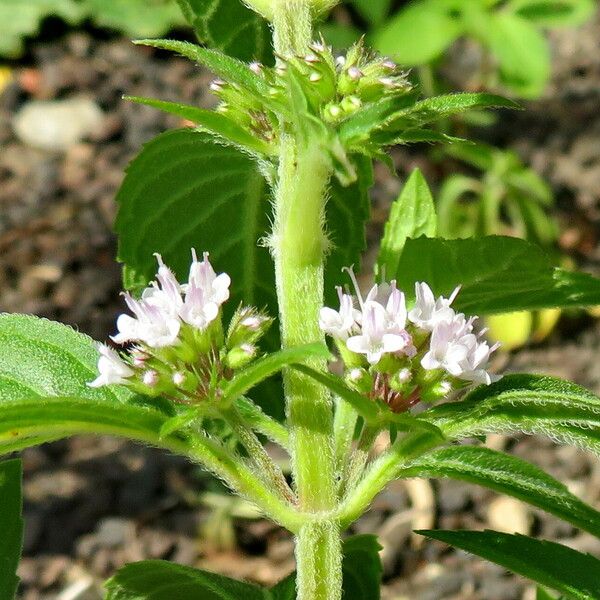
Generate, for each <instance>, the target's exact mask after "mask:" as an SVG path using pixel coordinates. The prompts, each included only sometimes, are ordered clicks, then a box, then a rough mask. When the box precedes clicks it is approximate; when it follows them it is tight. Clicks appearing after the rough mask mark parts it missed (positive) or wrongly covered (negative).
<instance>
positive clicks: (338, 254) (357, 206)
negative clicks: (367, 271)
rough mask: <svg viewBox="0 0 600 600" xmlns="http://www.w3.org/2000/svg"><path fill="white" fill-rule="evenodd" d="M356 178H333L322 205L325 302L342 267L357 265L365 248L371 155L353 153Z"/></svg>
mask: <svg viewBox="0 0 600 600" xmlns="http://www.w3.org/2000/svg"><path fill="white" fill-rule="evenodd" d="M352 162H353V163H354V164H355V165H356V172H357V180H356V181H355V182H354V183H353V184H351V185H349V186H346V187H344V186H343V185H341V183H340V182H339V181H338V180H337V178H333V179H332V181H331V186H330V189H329V199H328V200H327V205H326V206H325V217H326V230H327V238H328V241H329V246H330V249H329V254H328V255H327V257H326V262H325V303H326V304H328V303H332V302H335V301H336V300H337V294H336V291H335V286H337V285H340V279H341V276H342V269H343V268H344V267H350V266H352V265H354V267H355V268H356V269H359V267H360V262H361V255H362V253H363V252H364V251H365V250H366V249H367V239H366V226H367V223H368V221H369V217H370V213H371V201H370V198H369V188H370V187H371V186H372V185H373V164H372V161H371V159H368V158H366V157H362V156H353V157H352Z"/></svg>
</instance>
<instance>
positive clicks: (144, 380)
mask: <svg viewBox="0 0 600 600" xmlns="http://www.w3.org/2000/svg"><path fill="white" fill-rule="evenodd" d="M156 257H157V259H158V265H159V267H158V273H157V275H156V281H153V282H152V283H151V284H150V286H149V287H147V288H146V289H145V290H144V291H143V293H142V295H141V297H140V298H139V299H135V298H133V297H132V296H131V295H130V294H129V293H125V294H124V296H125V302H126V303H127V306H128V307H129V309H130V310H131V312H132V313H133V316H131V315H129V314H122V315H120V316H119V318H118V319H117V329H118V333H117V334H116V335H114V336H113V337H112V340H113V342H115V343H116V344H129V345H130V347H129V350H128V351H126V352H117V351H116V350H114V349H113V348H111V347H109V346H107V345H104V344H102V345H100V348H99V350H100V358H99V361H98V371H99V375H98V377H97V378H96V379H95V380H94V381H92V382H91V383H90V384H89V385H90V386H91V387H100V386H104V385H111V384H121V385H126V386H129V387H131V388H133V389H134V390H135V391H137V392H139V393H143V394H146V395H150V396H158V395H162V396H165V397H167V398H170V399H172V400H174V401H180V402H184V403H191V402H196V401H202V400H211V399H218V397H219V391H220V385H221V384H222V383H223V381H225V380H228V379H230V378H231V376H232V375H233V373H234V372H235V370H236V369H239V368H241V367H244V366H246V365H247V364H248V363H249V362H250V361H252V360H253V359H254V358H255V357H256V355H257V353H258V348H257V342H258V341H259V339H260V338H261V337H262V336H263V335H264V334H265V332H266V331H267V329H268V328H269V327H270V325H271V322H272V320H271V319H270V318H269V317H267V316H265V315H263V314H261V313H260V312H258V311H257V310H256V309H254V308H250V307H240V308H238V310H237V311H236V312H235V314H234V316H233V317H232V319H231V322H230V324H229V328H228V329H227V331H224V329H223V324H222V310H221V306H222V305H223V304H224V303H225V302H226V301H227V300H228V298H229V286H230V283H231V280H230V278H229V275H227V274H226V273H221V274H220V275H217V274H216V273H215V271H214V269H213V267H212V265H211V264H210V261H209V259H208V253H205V254H204V255H203V258H202V260H201V261H200V260H198V258H197V256H196V253H195V252H194V251H192V258H193V260H192V264H191V267H190V272H189V277H188V281H187V282H186V283H184V284H180V283H179V282H178V281H177V279H176V278H175V275H174V274H173V272H172V271H171V270H170V269H169V268H168V267H167V266H166V265H165V264H164V263H163V261H162V258H161V256H160V255H158V254H157V255H156Z"/></svg>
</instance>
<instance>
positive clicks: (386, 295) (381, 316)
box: [319, 274, 497, 412]
mask: <svg viewBox="0 0 600 600" xmlns="http://www.w3.org/2000/svg"><path fill="white" fill-rule="evenodd" d="M351 276H352V278H353V281H354V283H355V286H356V288H357V296H358V298H357V299H358V304H359V308H358V309H357V308H356V307H355V300H354V298H353V297H352V296H351V295H350V294H346V293H344V292H343V291H342V289H341V288H338V295H339V298H340V308H339V310H337V311H336V310H334V309H332V308H328V307H325V308H322V309H321V313H320V316H319V325H320V327H321V329H322V330H323V331H324V332H325V333H327V334H328V335H330V336H331V337H332V338H333V339H334V340H335V342H336V344H337V346H338V348H339V351H340V354H341V357H342V359H343V361H344V363H345V365H346V368H347V371H346V377H347V380H348V381H349V383H350V384H351V385H352V386H353V387H355V388H356V389H358V390H359V391H361V392H364V393H367V394H369V395H370V396H371V397H373V398H378V399H382V400H384V401H385V402H387V403H388V404H389V405H390V406H391V408H392V409H393V410H396V411H398V412H399V411H402V410H407V409H408V408H410V407H411V406H412V405H414V404H416V403H417V402H419V401H420V400H425V401H431V400H436V399H438V398H441V397H443V396H445V395H447V394H448V393H449V392H450V391H452V390H453V389H457V388H459V387H462V386H464V385H468V384H470V383H475V384H489V383H491V382H492V381H493V380H494V376H493V375H490V374H489V373H488V372H487V370H486V369H487V364H488V361H489V358H490V355H491V354H492V352H494V350H496V348H497V345H494V346H489V345H488V343H487V342H486V341H485V340H482V339H481V333H479V334H476V333H475V332H474V323H475V321H476V317H471V318H467V317H465V315H464V314H462V313H457V312H456V311H455V310H454V309H453V308H452V306H451V304H452V302H453V301H454V299H455V298H456V295H457V294H458V292H459V288H457V289H456V290H454V292H453V293H452V294H451V296H450V297H449V298H444V297H441V296H440V297H438V298H436V297H435V296H434V294H433V292H432V291H431V288H430V287H429V286H428V285H427V284H426V283H417V284H416V286H415V296H416V298H415V303H414V306H413V307H412V308H411V309H410V310H408V309H407V306H406V298H405V295H404V293H403V292H402V291H400V290H399V289H397V287H396V282H395V281H392V282H391V283H383V284H380V285H375V286H373V288H372V289H371V291H370V292H369V293H368V294H367V296H366V298H364V299H363V298H362V297H361V295H360V293H359V292H358V286H357V285H356V280H355V279H354V276H353V274H351Z"/></svg>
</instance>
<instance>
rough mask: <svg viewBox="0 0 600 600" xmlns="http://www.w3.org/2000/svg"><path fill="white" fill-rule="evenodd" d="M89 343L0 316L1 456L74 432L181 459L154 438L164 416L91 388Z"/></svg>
mask: <svg viewBox="0 0 600 600" xmlns="http://www.w3.org/2000/svg"><path fill="white" fill-rule="evenodd" d="M97 362H98V351H97V350H96V347H95V344H94V342H93V341H92V340H91V339H90V338H89V337H87V336H85V335H83V334H80V333H78V332H76V331H74V330H73V329H71V328H70V327H66V326H65V325H61V324H60V323H54V322H52V321H48V320H46V319H39V318H36V317H31V316H27V315H8V314H5V315H1V316H0V454H7V453H9V452H14V451H16V450H21V449H23V448H27V447H28V446H33V445H37V444H41V443H43V442H47V441H52V440H57V439H60V438H64V437H67V436H69V435H73V434H76V433H93V434H99V433H106V434H111V435H118V436H123V437H128V438H131V439H135V440H139V441H143V442H148V443H151V444H155V445H157V446H162V447H167V448H171V449H174V450H176V451H179V452H182V453H184V454H185V452H186V448H187V445H186V441H185V438H183V437H180V436H170V437H168V438H165V439H164V440H161V439H160V435H159V432H160V429H161V427H162V425H163V424H164V422H165V421H166V420H167V419H168V418H169V416H170V415H169V414H167V413H165V412H163V411H161V410H158V409H156V408H154V407H153V406H151V405H149V404H148V403H147V402H146V399H144V398H142V397H138V396H135V395H134V394H132V393H131V392H130V391H129V390H127V389H126V388H124V387H121V386H109V387H101V388H90V387H89V386H88V385H87V384H88V382H90V381H92V380H93V379H95V377H96V375H97V367H96V365H97Z"/></svg>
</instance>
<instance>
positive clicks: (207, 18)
mask: <svg viewBox="0 0 600 600" xmlns="http://www.w3.org/2000/svg"><path fill="white" fill-rule="evenodd" d="M177 3H178V4H179V7H180V8H181V11H182V12H183V14H184V16H185V18H186V20H187V21H188V23H189V24H190V25H191V26H192V27H193V28H194V32H195V34H196V36H197V37H198V39H199V40H200V42H201V43H203V44H206V45H207V46H209V47H211V48H216V49H217V50H222V51H223V52H226V53H227V54H229V55H231V56H235V57H236V58H239V59H240V60H245V61H252V60H260V61H263V62H266V63H270V62H271V61H272V59H273V53H272V50H271V35H270V31H269V27H268V25H267V23H266V21H264V19H262V18H261V17H260V16H259V15H258V14H256V13H255V12H254V11H252V10H250V9H249V8H247V7H246V6H245V5H244V3H243V2H242V1H241V0H177Z"/></svg>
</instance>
